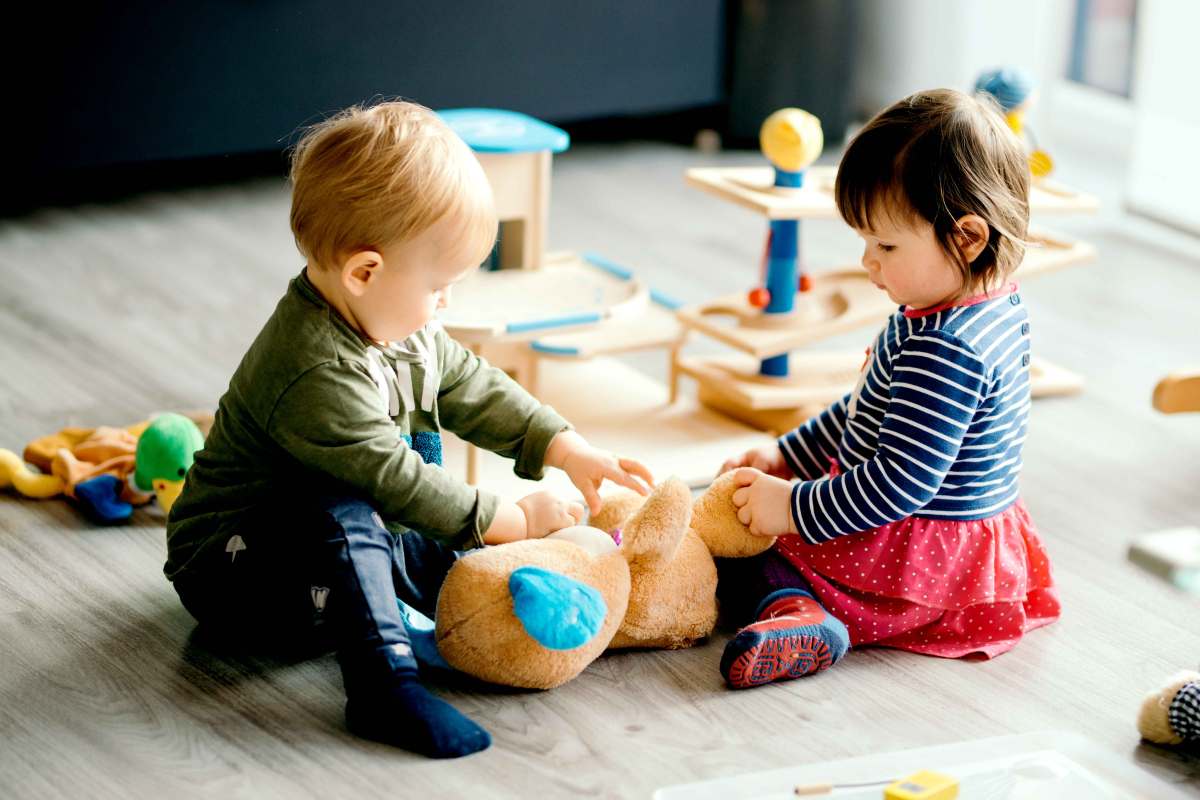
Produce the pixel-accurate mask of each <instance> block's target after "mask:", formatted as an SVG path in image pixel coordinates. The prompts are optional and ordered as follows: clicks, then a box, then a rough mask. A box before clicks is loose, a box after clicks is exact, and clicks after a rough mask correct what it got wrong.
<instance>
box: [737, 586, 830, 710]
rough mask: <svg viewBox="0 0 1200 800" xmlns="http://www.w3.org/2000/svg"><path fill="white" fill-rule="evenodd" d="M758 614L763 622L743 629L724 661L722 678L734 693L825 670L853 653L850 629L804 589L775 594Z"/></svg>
mask: <svg viewBox="0 0 1200 800" xmlns="http://www.w3.org/2000/svg"><path fill="white" fill-rule="evenodd" d="M755 616H756V617H757V618H758V621H757V622H754V623H751V624H750V625H747V626H746V627H744V628H742V629H741V630H739V631H738V632H737V635H736V636H734V637H733V638H732V639H730V640H729V643H728V644H727V645H725V653H724V655H723V656H722V657H721V674H722V675H724V676H725V682H726V683H728V684H729V686H730V687H731V688H733V689H748V688H750V687H751V686H760V685H762V684H764V683H772V682H773V681H786V680H791V679H792V678H799V677H801V676H803V675H808V674H811V673H813V672H820V671H821V670H823V669H828V668H829V667H831V666H833V664H835V663H837V662H838V661H839V660H840V659H841V657H842V656H844V655H845V654H846V651H847V650H849V649H850V635H849V634H848V633H847V632H846V626H845V625H843V624H842V622H841V620H839V619H837V618H836V617H832V616H830V615H829V613H828V612H826V611H825V609H824V608H822V607H821V604H820V603H818V602H817V601H816V600H814V599H813V597H812V595H810V594H808V592H805V591H803V590H801V589H780V590H779V591H777V592H772V593H771V594H769V595H767V597H765V598H764V599H763V601H762V603H760V604H759V609H758V613H757V614H756V615H755Z"/></svg>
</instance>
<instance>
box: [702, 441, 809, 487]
mask: <svg viewBox="0 0 1200 800" xmlns="http://www.w3.org/2000/svg"><path fill="white" fill-rule="evenodd" d="M739 467H752V468H753V469H756V470H758V471H759V472H765V473H766V474H768V475H771V476H773V477H776V478H783V479H785V480H786V479H788V478H791V477H794V476H793V475H792V470H791V468H790V467H789V466H788V465H787V462H786V461H784V460H783V453H782V452H780V450H779V445H777V444H765V445H763V446H762V447H756V448H754V449H753V450H747V451H746V452H744V453H742V454H741V455H740V456H738V457H737V458H731V459H729V460H727V461H726V462H725V463H724V464H722V465H721V470H720V471H719V472H718V473H717V474H718V475H724V474H725V473H726V472H729V470H731V469H738V468H739Z"/></svg>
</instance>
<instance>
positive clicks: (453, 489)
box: [164, 273, 570, 580]
mask: <svg viewBox="0 0 1200 800" xmlns="http://www.w3.org/2000/svg"><path fill="white" fill-rule="evenodd" d="M568 427H570V426H569V425H568V424H567V422H566V420H564V419H563V418H562V417H561V416H559V415H558V414H557V413H555V411H554V410H553V409H552V408H550V407H549V406H545V405H542V404H541V403H539V402H538V401H537V400H535V399H534V398H533V397H532V396H530V395H529V393H528V392H526V391H525V390H524V389H523V388H521V386H520V385H518V384H517V383H516V382H515V381H513V380H512V379H511V378H509V377H508V375H506V374H505V373H504V372H503V371H501V370H499V369H496V368H495V367H491V366H489V365H488V364H487V362H486V361H484V360H483V359H481V358H479V357H478V356H476V355H475V354H473V353H472V352H470V351H469V350H467V349H466V348H464V347H463V346H462V345H460V344H459V343H458V342H456V341H455V340H454V339H452V338H450V337H449V336H448V335H447V334H446V333H445V332H444V331H443V330H442V329H441V326H440V325H438V324H437V323H436V322H435V323H431V324H430V325H428V326H426V327H425V328H423V329H422V330H420V331H417V332H416V333H415V334H413V335H412V336H410V337H409V338H408V339H406V340H405V341H404V342H403V343H400V344H398V345H393V346H389V347H383V346H380V345H377V344H375V343H372V342H370V341H369V340H367V339H365V338H364V337H363V336H362V335H361V334H359V333H357V332H356V331H355V330H354V329H353V328H351V327H350V326H349V325H348V324H347V323H346V321H345V320H344V319H343V318H342V317H341V315H340V314H338V313H337V312H336V311H335V310H334V309H333V308H331V307H330V306H329V304H328V303H326V302H325V300H324V299H323V298H322V297H321V295H320V294H319V293H318V292H317V290H316V289H315V288H314V287H313V285H312V283H311V282H309V280H308V278H307V276H306V275H305V274H303V273H301V274H300V276H298V277H296V278H294V279H293V280H292V281H291V284H290V285H289V287H288V291H287V294H285V295H284V297H283V299H282V300H280V301H279V305H278V306H277V307H276V308H275V312H274V313H273V314H272V315H271V318H270V319H269V320H267V323H266V325H265V326H264V327H263V329H262V331H261V332H260V333H259V335H258V338H257V339H255V341H254V343H253V344H252V345H251V346H250V349H249V351H248V352H247V353H246V355H245V357H244V358H243V359H242V363H241V365H240V366H239V367H238V369H237V371H236V372H235V373H234V375H233V378H232V380H230V382H229V390H228V391H227V392H226V393H225V396H224V397H222V398H221V402H220V405H219V407H218V409H217V414H216V419H215V421H214V423H213V427H212V430H211V431H210V433H209V435H208V439H207V440H206V442H205V446H204V449H203V450H201V451H199V452H198V453H197V454H196V460H195V463H194V465H193V466H192V469H191V471H190V472H189V473H188V475H187V480H186V483H185V484H184V489H183V493H182V494H181V495H180V497H179V499H178V501H176V503H175V505H174V507H173V508H172V509H171V514H170V518H169V520H168V523H167V563H166V566H165V567H164V571H165V572H166V574H167V577H168V578H170V579H171V580H175V578H176V577H177V576H179V575H180V574H181V573H184V572H187V571H188V570H189V569H192V568H194V567H195V565H196V563H197V556H199V555H202V554H204V553H206V552H208V551H209V549H210V548H221V549H222V550H223V549H224V548H225V546H226V542H227V541H229V540H230V538H231V537H232V536H233V535H234V534H236V533H238V532H239V525H243V524H248V522H247V521H248V519H250V515H251V513H253V515H254V518H255V519H258V520H261V519H262V512H263V510H264V509H267V510H270V509H271V508H272V507H278V508H280V509H281V510H282V509H284V508H287V507H289V506H290V505H292V504H294V503H295V500H296V498H297V497H299V496H303V495H304V494H305V493H313V492H330V493H345V494H347V495H353V496H356V497H362V498H365V499H367V500H369V501H370V502H372V503H373V505H374V506H375V508H376V510H377V511H378V512H379V514H380V515H381V516H382V517H383V519H384V522H385V523H386V524H387V526H388V527H389V528H390V529H392V530H394V531H397V532H399V531H402V530H405V529H408V530H414V531H417V532H419V533H421V534H424V535H426V536H430V537H433V538H436V539H439V540H441V541H443V542H445V543H446V544H447V545H449V546H451V547H454V548H456V549H467V548H469V547H477V546H481V545H482V544H483V533H484V531H486V530H487V528H488V526H489V525H490V524H491V522H492V519H493V518H494V517H495V514H496V510H497V507H498V505H499V498H497V497H496V496H495V495H492V494H490V493H488V492H484V491H481V490H479V489H476V488H474V487H472V486H468V485H467V484H466V483H465V482H464V481H462V480H460V479H458V478H456V477H455V476H453V475H451V474H450V473H448V472H446V471H445V470H444V469H443V468H442V467H441V466H440V464H441V436H440V433H439V432H440V431H441V430H442V429H443V428H444V429H446V430H449V431H452V432H454V433H455V434H457V435H459V436H460V437H462V438H463V439H465V440H467V441H469V442H471V443H473V444H475V445H478V446H479V447H482V448H486V449H488V450H492V451H494V452H496V453H499V454H501V455H503V456H506V457H508V458H512V459H514V460H515V461H516V465H515V471H516V473H517V474H518V475H520V476H521V477H523V478H531V479H535V480H536V479H539V478H541V476H542V470H543V467H544V460H545V455H546V449H547V448H548V447H549V445H550V441H551V439H553V438H554V436H555V434H557V433H558V432H559V431H562V430H565V429H567V428H568ZM259 524H261V523H259ZM278 535H280V536H287V535H289V531H288V530H286V528H284V527H283V526H281V529H280V530H279V534H278Z"/></svg>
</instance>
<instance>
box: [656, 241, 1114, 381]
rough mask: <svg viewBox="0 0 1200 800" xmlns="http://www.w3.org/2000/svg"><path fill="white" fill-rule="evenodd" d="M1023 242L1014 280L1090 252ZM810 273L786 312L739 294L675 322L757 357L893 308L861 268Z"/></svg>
mask: <svg viewBox="0 0 1200 800" xmlns="http://www.w3.org/2000/svg"><path fill="white" fill-rule="evenodd" d="M1029 241H1030V246H1029V248H1028V249H1027V250H1026V255H1025V260H1024V261H1022V263H1021V266H1020V267H1018V269H1017V271H1016V273H1015V274H1014V276H1013V277H1014V279H1015V280H1025V279H1026V278H1031V277H1034V276H1036V275H1044V274H1046V273H1049V272H1053V271H1055V270H1059V269H1063V268H1065V267H1069V266H1073V265H1076V264H1081V263H1085V262H1087V261H1090V260H1092V259H1093V258H1095V255H1096V250H1095V248H1094V247H1092V246H1091V245H1089V244H1087V243H1085V242H1076V241H1072V240H1071V239H1069V238H1067V237H1064V236H1060V235H1057V234H1054V233H1050V232H1048V231H1041V230H1039V231H1031V232H1030V234H1029ZM810 278H811V280H812V289H811V290H810V291H808V292H802V293H797V294H796V310H795V311H793V312H791V313H788V314H766V313H763V311H762V309H759V308H755V307H754V306H752V305H750V302H749V300H748V299H747V297H746V295H745V294H744V293H743V294H736V295H728V296H726V297H722V298H720V299H718V300H714V301H711V302H707V303H700V304H698V305H694V306H688V307H685V308H681V309H680V310H679V312H678V315H679V321H680V323H681V324H682V325H683V326H684V327H685V328H686V329H689V330H692V329H694V330H697V331H700V332H701V333H703V334H705V335H706V336H711V337H712V338H714V339H717V340H719V341H721V342H724V343H725V344H727V345H729V346H730V347H734V348H736V349H738V350H741V351H742V352H744V353H748V354H750V355H752V356H754V357H755V358H757V359H760V360H761V359H764V358H769V357H770V356H773V355H778V354H779V353H787V352H790V351H792V350H795V349H797V348H799V347H803V346H805V345H808V344H812V343H814V342H818V341H821V340H823V339H827V338H829V337H830V336H834V335H836V334H839V333H843V332H845V331H849V330H854V329H855V328H859V327H863V326H866V325H871V324H882V323H883V320H884V319H886V318H887V316H888V315H889V314H891V313H893V312H894V311H895V310H896V304H895V303H893V302H892V301H891V300H890V299H889V298H888V296H887V294H886V293H884V292H883V291H881V290H880V289H878V288H876V287H875V285H874V284H872V283H871V281H870V279H869V278H868V277H867V273H866V271H865V270H863V269H862V268H861V267H845V268H839V269H833V270H826V271H821V272H814V273H811V274H810Z"/></svg>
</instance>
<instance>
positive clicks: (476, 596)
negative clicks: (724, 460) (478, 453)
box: [435, 474, 774, 689]
mask: <svg viewBox="0 0 1200 800" xmlns="http://www.w3.org/2000/svg"><path fill="white" fill-rule="evenodd" d="M735 488H736V487H735V486H734V485H733V478H732V475H731V474H730V475H725V476H722V477H721V478H719V479H718V480H717V481H716V482H715V483H714V484H713V485H712V487H711V488H710V489H709V490H708V491H707V492H706V493H705V494H704V495H703V496H702V497H700V498H698V499H697V500H696V501H695V502H694V503H693V500H692V496H691V492H690V491H689V490H688V488H687V486H686V485H684V484H683V482H682V481H680V480H678V479H674V478H673V479H670V480H667V481H665V482H663V483H662V484H660V485H659V486H658V487H657V488H656V489H655V490H654V491H653V492H652V493H651V495H650V497H648V498H646V499H645V500H644V501H643V498H642V497H640V496H639V495H637V494H635V493H633V492H624V491H623V492H622V493H619V494H615V495H612V496H610V497H606V498H605V501H604V507H603V509H602V510H601V511H600V513H599V514H597V515H595V517H593V518H592V519H591V520H590V523H591V524H590V525H588V526H576V527H573V528H568V529H566V530H563V531H559V532H558V533H555V534H553V535H551V536H548V537H546V538H545V539H535V540H529V541H523V542H515V543H513V544H507V545H502V546H499V547H489V548H485V549H483V550H479V551H476V552H474V553H471V554H470V555H467V556H465V557H464V558H462V559H460V560H459V562H458V563H457V564H455V565H454V567H453V568H452V569H451V570H450V573H449V574H448V575H447V576H446V582H445V584H444V585H443V586H442V591H441V594H440V595H439V598H438V607H437V620H436V632H435V636H436V641H437V647H438V651H439V653H440V654H441V656H442V657H443V658H444V659H445V660H446V662H447V663H448V664H449V665H450V666H452V667H454V668H455V669H458V670H460V671H462V672H465V673H467V674H469V675H473V676H475V677H477V678H480V679H482V680H486V681H489V682H492V683H499V684H505V685H509V686H520V687H524V688H530V689H550V688H553V687H555V686H559V685H561V684H563V683H565V682H567V681H569V680H570V679H571V678H574V677H575V676H576V675H578V674H579V673H580V672H582V671H583V670H584V668H586V667H587V665H588V664H590V663H591V662H592V661H594V660H595V659H596V657H597V656H599V655H600V654H601V653H602V652H604V650H606V649H616V648H628V647H665V648H676V647H688V646H690V645H692V644H694V643H695V642H696V641H698V640H700V639H703V638H704V637H706V636H708V635H709V634H710V633H712V629H713V626H714V625H715V624H716V619H717V601H716V588H717V570H716V565H715V564H714V562H713V556H722V557H746V556H751V555H755V554H756V553H761V552H763V551H764V550H766V549H768V548H769V547H770V546H771V545H772V544H774V539H771V538H766V537H759V536H754V535H752V534H751V533H750V532H749V531H748V530H747V529H746V527H745V526H744V525H742V524H741V523H740V522H739V521H738V519H737V514H736V509H735V508H734V505H733V499H732V495H733V491H734V489H735ZM618 541H619V544H618V543H617V542H618Z"/></svg>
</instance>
